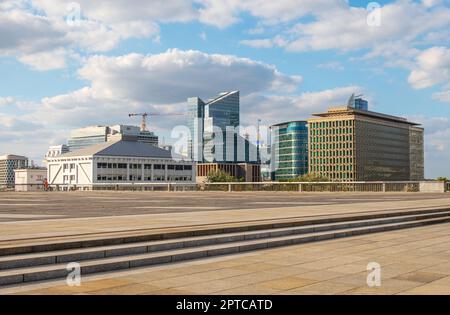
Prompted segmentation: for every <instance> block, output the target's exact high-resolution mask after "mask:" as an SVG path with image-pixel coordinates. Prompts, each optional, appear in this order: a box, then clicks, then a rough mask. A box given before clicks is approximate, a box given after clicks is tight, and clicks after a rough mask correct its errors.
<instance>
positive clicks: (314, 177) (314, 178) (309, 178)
mask: <svg viewBox="0 0 450 315" xmlns="http://www.w3.org/2000/svg"><path fill="white" fill-rule="evenodd" d="M289 181H290V182H329V181H330V179H329V178H328V177H326V176H323V175H320V174H316V173H308V174H305V175H302V176H299V177H297V178H293V179H291V180H289Z"/></svg>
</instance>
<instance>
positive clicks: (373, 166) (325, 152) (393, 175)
mask: <svg viewBox="0 0 450 315" xmlns="http://www.w3.org/2000/svg"><path fill="white" fill-rule="evenodd" d="M314 116H317V117H316V118H311V119H309V120H308V124H309V163H310V164H309V171H310V172H311V173H319V174H322V175H325V176H327V177H328V178H329V179H331V180H333V181H376V180H386V181H409V180H422V179H423V178H424V173H423V163H424V159H423V151H424V147H423V132H424V130H423V129H422V128H419V127H418V124H416V123H413V122H410V121H408V120H407V119H405V118H401V117H395V116H390V115H385V114H380V113H375V112H370V111H365V110H357V109H355V108H353V107H348V106H344V107H334V108H330V109H329V110H328V112H326V113H320V114H315V115H314Z"/></svg>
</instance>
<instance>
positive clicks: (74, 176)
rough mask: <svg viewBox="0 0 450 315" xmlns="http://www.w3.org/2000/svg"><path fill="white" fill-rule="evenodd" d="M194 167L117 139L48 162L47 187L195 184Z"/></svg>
mask: <svg viewBox="0 0 450 315" xmlns="http://www.w3.org/2000/svg"><path fill="white" fill-rule="evenodd" d="M195 175H196V173H195V164H194V163H193V162H192V161H188V160H184V159H183V157H181V156H172V153H171V152H170V151H167V150H164V149H161V148H158V147H156V146H152V145H148V144H145V143H142V142H138V141H137V138H136V137H130V136H120V137H116V138H115V139H114V140H111V141H109V142H106V143H101V144H97V145H94V146H90V147H88V148H85V149H81V150H77V151H74V152H70V153H67V154H64V155H62V156H60V157H56V158H49V159H48V173H47V178H48V182H49V185H50V187H52V188H56V189H62V190H69V189H81V190H91V189H96V188H98V187H122V186H123V187H128V186H131V185H135V186H144V185H145V184H155V183H195Z"/></svg>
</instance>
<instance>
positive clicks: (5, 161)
mask: <svg viewBox="0 0 450 315" xmlns="http://www.w3.org/2000/svg"><path fill="white" fill-rule="evenodd" d="M27 167H28V158H27V157H25V156H20V155H13V154H9V155H3V156H0V188H2V187H6V188H12V187H14V183H15V175H14V170H15V169H19V168H27Z"/></svg>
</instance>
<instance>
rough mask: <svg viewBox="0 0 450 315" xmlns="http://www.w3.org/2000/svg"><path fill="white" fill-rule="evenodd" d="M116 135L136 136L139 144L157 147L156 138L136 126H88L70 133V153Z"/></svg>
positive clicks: (68, 142)
mask: <svg viewBox="0 0 450 315" xmlns="http://www.w3.org/2000/svg"><path fill="white" fill-rule="evenodd" d="M117 134H122V135H125V136H136V137H137V138H138V141H139V142H142V143H148V144H152V145H155V146H158V137H157V136H156V135H155V134H154V133H153V132H150V131H141V130H140V128H139V127H137V126H128V125H114V126H89V127H85V128H81V129H76V130H73V131H72V132H71V135H70V138H69V140H68V141H67V144H68V147H69V150H70V151H76V150H79V149H83V148H86V147H88V146H91V145H95V144H100V143H104V142H107V141H109V139H110V138H111V137H112V136H114V135H117Z"/></svg>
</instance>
